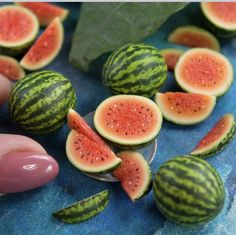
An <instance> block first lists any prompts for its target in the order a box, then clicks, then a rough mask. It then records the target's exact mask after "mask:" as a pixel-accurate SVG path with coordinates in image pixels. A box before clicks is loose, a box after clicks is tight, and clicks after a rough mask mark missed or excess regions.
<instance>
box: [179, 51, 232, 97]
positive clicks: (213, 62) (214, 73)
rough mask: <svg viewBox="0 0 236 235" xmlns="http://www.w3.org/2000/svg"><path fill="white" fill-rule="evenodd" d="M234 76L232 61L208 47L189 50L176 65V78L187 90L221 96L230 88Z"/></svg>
mask: <svg viewBox="0 0 236 235" xmlns="http://www.w3.org/2000/svg"><path fill="white" fill-rule="evenodd" d="M233 78H234V71H233V67H232V65H231V63H230V61H229V60H228V59H227V58H226V57H225V56H224V55H222V54H220V53H218V52H216V51H213V50H210V49H206V48H194V49H190V50H188V51H187V52H185V53H184V54H183V55H182V56H181V58H180V59H179V61H178V63H177V64H176V67H175V79H176V81H177V83H178V84H179V85H180V87H181V88H182V89H184V90H185V91H187V92H193V93H199V94H206V95H214V96H221V95H223V94H225V93H226V92H227V91H228V90H229V88H230V86H231V84H232V81H233Z"/></svg>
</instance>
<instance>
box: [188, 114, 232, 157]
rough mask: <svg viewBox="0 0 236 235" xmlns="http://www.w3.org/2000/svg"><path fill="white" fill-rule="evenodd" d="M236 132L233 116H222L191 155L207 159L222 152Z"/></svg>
mask: <svg viewBox="0 0 236 235" xmlns="http://www.w3.org/2000/svg"><path fill="white" fill-rule="evenodd" d="M235 130H236V124H235V121H234V115H233V114H231V113H228V114H226V115H224V116H223V117H222V118H221V119H220V120H219V121H218V122H217V123H216V124H215V125H214V127H213V128H212V129H211V130H210V131H209V132H208V133H207V134H206V135H205V136H204V137H203V139H202V140H201V141H200V142H199V143H198V145H197V146H196V147H195V149H194V150H193V151H192V152H191V155H193V156H197V157H209V156H212V155H214V154H217V153H219V152H220V151H222V150H223V149H224V148H225V147H226V146H227V144H228V143H229V142H230V140H232V138H233V136H234V134H235Z"/></svg>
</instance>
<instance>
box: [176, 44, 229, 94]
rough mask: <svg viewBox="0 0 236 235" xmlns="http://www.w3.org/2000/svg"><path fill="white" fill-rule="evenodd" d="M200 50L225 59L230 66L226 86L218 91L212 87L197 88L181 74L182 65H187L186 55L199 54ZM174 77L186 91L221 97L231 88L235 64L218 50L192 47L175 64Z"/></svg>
mask: <svg viewBox="0 0 236 235" xmlns="http://www.w3.org/2000/svg"><path fill="white" fill-rule="evenodd" d="M200 52H207V53H208V55H211V56H216V57H218V58H221V59H223V60H224V63H225V65H226V66H227V68H228V73H229V74H228V77H226V76H224V78H225V79H226V80H225V86H224V87H223V88H222V87H220V88H218V90H216V91H211V89H210V88H209V90H208V91H206V90H201V88H197V89H196V88H194V86H191V85H187V84H185V83H184V82H183V81H182V80H181V75H180V74H179V73H180V72H179V70H181V68H182V66H184V65H185V63H184V59H185V57H187V56H189V55H191V53H192V54H195V53H196V54H197V53H200ZM174 77H175V80H176V82H177V83H178V85H179V86H180V87H181V88H182V89H183V90H184V91H186V92H190V93H198V94H205V95H214V96H216V97H220V96H222V95H224V94H225V93H226V92H227V91H228V90H229V89H230V87H231V85H232V82H233V79H234V69H233V65H232V64H231V63H230V61H229V60H228V58H226V57H225V56H224V55H223V54H220V53H218V52H216V51H213V50H211V49H207V48H193V49H190V50H188V51H187V52H185V53H184V54H183V55H182V56H181V57H180V59H179V60H178V62H177V64H176V66H175V71H174Z"/></svg>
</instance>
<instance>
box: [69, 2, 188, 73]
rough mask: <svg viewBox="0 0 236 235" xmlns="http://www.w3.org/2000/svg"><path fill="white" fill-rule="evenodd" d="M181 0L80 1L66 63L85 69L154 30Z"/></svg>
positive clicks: (180, 5)
mask: <svg viewBox="0 0 236 235" xmlns="http://www.w3.org/2000/svg"><path fill="white" fill-rule="evenodd" d="M186 4H187V3H183V2H156V3H127V2H125V3H124V2H117V3H115V2H114V3H83V5H82V7H81V11H80V17H79V22H78V25H77V27H76V30H75V33H74V36H73V41H72V47H71V52H70V62H71V63H72V64H73V65H75V66H77V67H79V68H80V69H81V70H83V71H88V70H89V68H90V64H91V62H92V61H94V60H95V59H97V58H98V57H99V56H101V55H102V54H104V53H107V52H111V51H113V50H114V49H116V48H118V47H120V46H122V45H124V44H126V43H130V42H140V41H142V39H143V38H145V37H147V36H148V35H150V34H152V33H154V32H155V30H156V29H157V28H158V27H160V26H161V24H162V23H163V22H164V21H165V20H166V19H167V18H168V17H170V16H171V15H172V14H173V13H175V12H176V11H178V10H180V9H181V8H183V7H184V6H185V5H186Z"/></svg>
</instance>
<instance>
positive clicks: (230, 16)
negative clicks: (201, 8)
mask: <svg viewBox="0 0 236 235" xmlns="http://www.w3.org/2000/svg"><path fill="white" fill-rule="evenodd" d="M204 4H205V5H206V7H207V10H208V11H209V12H210V14H211V15H212V16H214V17H215V18H217V19H218V20H219V21H221V22H224V23H225V24H227V25H233V26H235V25H236V2H207V3H204Z"/></svg>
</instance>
